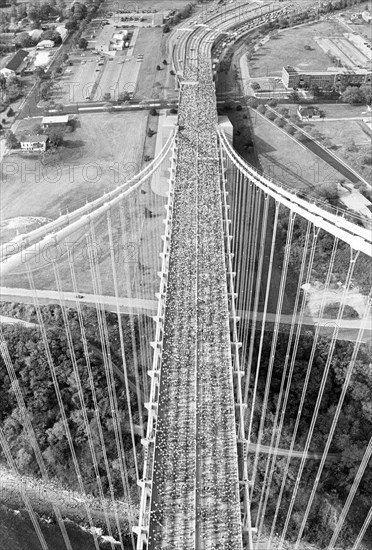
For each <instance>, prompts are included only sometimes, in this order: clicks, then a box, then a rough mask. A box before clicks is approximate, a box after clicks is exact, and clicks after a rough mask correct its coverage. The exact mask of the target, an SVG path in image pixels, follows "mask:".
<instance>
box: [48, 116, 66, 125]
mask: <svg viewBox="0 0 372 550" xmlns="http://www.w3.org/2000/svg"><path fill="white" fill-rule="evenodd" d="M67 122H68V115H59V116H44V117H43V120H42V124H63V123H65V124H67Z"/></svg>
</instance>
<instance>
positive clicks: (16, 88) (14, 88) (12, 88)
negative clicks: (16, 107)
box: [0, 74, 23, 102]
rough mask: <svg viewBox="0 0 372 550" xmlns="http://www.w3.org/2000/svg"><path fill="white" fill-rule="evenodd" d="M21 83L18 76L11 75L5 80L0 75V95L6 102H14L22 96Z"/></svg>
mask: <svg viewBox="0 0 372 550" xmlns="http://www.w3.org/2000/svg"><path fill="white" fill-rule="evenodd" d="M22 91H23V88H22V83H21V81H20V79H19V78H18V76H16V75H11V76H9V77H8V78H5V77H4V75H2V74H0V93H1V96H2V98H4V99H5V100H6V102H10V101H15V100H16V99H18V98H19V97H20V96H21V95H22Z"/></svg>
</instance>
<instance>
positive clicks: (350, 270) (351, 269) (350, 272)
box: [280, 250, 358, 547]
mask: <svg viewBox="0 0 372 550" xmlns="http://www.w3.org/2000/svg"><path fill="white" fill-rule="evenodd" d="M357 257H358V253H356V254H355V257H354V256H353V251H352V250H351V258H350V262H349V268H348V272H347V276H346V283H345V288H344V292H343V295H342V298H341V306H340V308H339V310H338V315H337V319H336V327H335V329H334V331H333V334H332V339H331V344H330V350H329V352H328V356H327V361H326V365H325V367H324V372H323V376H322V381H321V384H320V388H319V393H318V397H317V401H316V404H315V408H314V412H313V417H312V419H311V425H310V428H309V432H308V436H307V439H306V443H305V449H304V454H303V457H302V459H301V464H300V469H299V472H298V473H297V478H296V482H295V487H294V490H293V494H292V498H291V502H290V505H289V509H288V512H287V517H286V520H285V524H284V527H283V531H282V534H281V537H280V547H282V546H283V543H284V539H285V535H286V532H287V529H288V525H289V521H290V518H291V515H292V510H293V506H294V503H295V499H296V496H297V493H298V489H299V486H300V481H301V477H302V473H303V470H304V466H305V461H306V455H307V453H308V451H309V447H310V443H311V439H312V435H313V432H314V427H315V422H316V420H317V418H318V412H319V408H320V404H321V401H322V398H323V393H324V388H325V385H326V381H327V378H328V374H329V369H330V365H331V360H332V357H333V351H334V348H335V345H336V339H337V334H338V325H337V321H339V320H340V319H341V318H342V314H343V311H344V308H345V298H346V294H347V292H348V290H349V287H350V283H351V278H352V275H353V272H354V268H355V261H356V259H357Z"/></svg>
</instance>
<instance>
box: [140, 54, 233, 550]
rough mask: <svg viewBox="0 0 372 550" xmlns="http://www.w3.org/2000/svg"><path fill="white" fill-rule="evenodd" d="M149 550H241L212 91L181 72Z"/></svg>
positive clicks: (201, 76) (205, 66)
mask: <svg viewBox="0 0 372 550" xmlns="http://www.w3.org/2000/svg"><path fill="white" fill-rule="evenodd" d="M185 80H186V81H187V83H185V84H184V85H183V90H182V93H181V96H180V107H179V125H180V131H179V133H178V143H177V147H178V151H177V170H176V177H175V183H174V186H175V187H174V207H173V220H172V232H171V247H170V266H169V276H168V284H167V297H166V313H165V325H164V341H163V356H162V369H161V381H160V384H161V391H160V401H159V408H158V420H157V430H156V450H155V461H154V473H153V486H152V507H151V519H150V530H149V545H148V548H149V550H155V549H156V550H161V549H164V550H165V549H167V550H171V549H172V550H173V549H176V548H177V549H180V550H181V549H184V550H187V549H190V550H191V549H194V548H200V549H202V550H204V549H205V550H212V549H213V550H228V549H229V550H230V549H231V548H234V549H236V550H239V549H240V548H242V536H241V513H240V498H239V483H238V468H237V448H236V438H235V414H234V396H233V381H232V367H231V355H230V354H231V351H230V334H229V313H228V299H227V287H226V269H225V252H224V240H223V226H222V206H221V190H220V174H219V162H218V148H217V147H218V146H217V139H216V124H217V113H216V104H215V91H214V86H213V81H212V77H211V66H210V60H209V59H207V58H206V59H200V58H199V59H198V64H197V66H196V65H194V66H190V67H189V68H188V70H187V71H186V73H185Z"/></svg>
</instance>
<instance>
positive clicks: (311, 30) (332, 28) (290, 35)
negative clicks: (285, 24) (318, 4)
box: [249, 21, 342, 78]
mask: <svg viewBox="0 0 372 550" xmlns="http://www.w3.org/2000/svg"><path fill="white" fill-rule="evenodd" d="M341 32H342V31H341V29H340V28H339V26H338V24H337V23H336V22H334V21H324V22H321V23H314V24H309V25H307V26H304V27H301V28H300V29H298V28H294V29H286V30H284V31H282V32H280V33H279V34H278V38H276V39H270V40H269V41H268V42H266V44H265V45H263V46H262V47H261V48H260V49H259V50H258V51H257V52H256V53H255V54H253V56H252V59H251V60H250V62H249V71H250V75H251V77H252V78H255V77H260V76H267V75H271V76H279V75H281V73H282V68H283V66H285V65H292V66H294V67H297V68H299V69H306V70H307V71H322V70H327V68H328V67H330V66H332V62H331V60H330V59H329V57H328V56H327V55H326V54H325V53H324V52H323V50H322V49H321V48H320V47H319V46H318V44H317V43H316V41H315V39H314V38H315V37H318V36H319V37H322V36H324V37H330V36H334V35H341ZM306 45H309V46H311V48H312V49H311V50H305V46H306Z"/></svg>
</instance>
